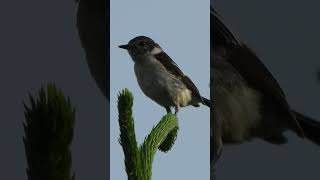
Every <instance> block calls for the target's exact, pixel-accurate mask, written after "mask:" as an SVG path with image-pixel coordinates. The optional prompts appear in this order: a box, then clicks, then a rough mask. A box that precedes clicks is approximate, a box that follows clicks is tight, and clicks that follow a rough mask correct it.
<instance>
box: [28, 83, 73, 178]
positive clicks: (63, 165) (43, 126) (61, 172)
mask: <svg viewBox="0 0 320 180" xmlns="http://www.w3.org/2000/svg"><path fill="white" fill-rule="evenodd" d="M29 101H30V106H28V105H26V103H23V104H24V109H25V112H24V114H25V122H24V123H23V126H24V131H25V136H24V137H23V142H24V145H25V153H26V157H27V164H28V167H27V175H28V179H29V180H44V179H45V180H74V179H75V176H74V174H73V175H71V165H72V160H71V151H70V145H71V142H72V139H73V128H74V122H75V109H74V108H73V107H72V105H71V102H70V99H69V98H65V97H64V95H63V93H62V92H61V91H59V90H58V89H57V88H56V87H55V86H54V85H53V84H49V85H48V86H47V87H46V90H45V89H44V88H41V89H40V91H39V93H38V97H37V98H36V97H33V96H32V95H31V94H29Z"/></svg>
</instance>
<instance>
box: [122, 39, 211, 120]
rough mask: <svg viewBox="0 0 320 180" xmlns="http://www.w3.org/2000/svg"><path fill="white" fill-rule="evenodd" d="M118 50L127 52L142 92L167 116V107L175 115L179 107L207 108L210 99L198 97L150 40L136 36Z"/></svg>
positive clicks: (157, 46)
mask: <svg viewBox="0 0 320 180" xmlns="http://www.w3.org/2000/svg"><path fill="white" fill-rule="evenodd" d="M119 47H120V48H122V49H126V50H128V52H129V54H130V56H131V58H132V60H133V62H134V71H135V74H136V77H137V80H138V84H139V86H140V88H141V90H142V91H143V93H144V94H145V95H146V96H148V97H149V98H151V99H152V100H153V101H155V102H156V103H158V104H159V105H160V106H163V107H164V108H165V109H166V111H167V113H170V112H171V109H170V107H174V108H175V114H177V113H178V112H179V109H180V107H185V106H189V105H192V106H195V107H199V103H201V104H204V105H206V106H208V107H210V100H208V99H206V98H204V97H202V96H201V95H200V93H199V91H198V89H197V87H196V86H195V85H194V83H193V82H192V81H191V80H190V79H189V77H188V76H186V75H185V74H184V73H183V72H182V71H181V70H180V69H179V67H178V66H177V64H176V63H175V62H174V61H173V60H172V59H171V58H170V57H169V56H168V55H167V54H166V53H165V52H164V51H163V50H162V48H161V47H160V46H159V45H158V44H157V43H156V42H154V41H153V40H152V39H150V38H148V37H145V36H138V37H136V38H134V39H132V40H130V41H129V43H128V44H127V45H121V46H119Z"/></svg>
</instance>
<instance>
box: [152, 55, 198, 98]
mask: <svg viewBox="0 0 320 180" xmlns="http://www.w3.org/2000/svg"><path fill="white" fill-rule="evenodd" d="M155 57H156V59H158V60H159V62H160V63H161V64H162V65H163V66H164V67H165V68H166V69H167V70H168V71H169V72H170V73H172V74H173V75H174V76H175V77H177V78H179V79H180V80H181V81H182V82H183V83H184V84H185V85H186V86H187V88H188V89H189V90H191V91H192V93H193V95H195V96H196V97H199V99H202V98H201V96H200V93H199V90H198V88H197V87H196V86H195V85H194V83H193V82H192V81H191V79H190V78H189V77H188V76H186V75H185V74H184V73H183V72H182V71H181V70H180V69H179V67H178V65H177V64H176V63H175V62H174V61H173V60H172V59H171V58H170V57H169V56H168V55H167V54H166V53H165V52H161V53H159V54H156V55H155Z"/></svg>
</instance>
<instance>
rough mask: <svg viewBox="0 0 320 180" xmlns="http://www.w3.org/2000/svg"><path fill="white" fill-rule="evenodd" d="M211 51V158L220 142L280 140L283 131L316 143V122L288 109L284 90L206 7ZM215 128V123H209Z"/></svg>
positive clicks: (319, 127)
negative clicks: (254, 139) (214, 130)
mask: <svg viewBox="0 0 320 180" xmlns="http://www.w3.org/2000/svg"><path fill="white" fill-rule="evenodd" d="M210 19H211V51H212V52H211V54H212V61H211V65H212V67H211V68H212V71H211V79H212V81H213V83H212V88H211V90H212V91H213V101H214V107H215V108H214V114H213V116H214V117H215V121H216V122H214V123H211V126H213V125H218V126H219V127H218V128H219V129H218V131H216V132H214V133H213V135H212V137H211V139H212V144H213V148H212V154H213V157H214V156H215V157H214V158H213V159H217V158H218V155H219V154H220V151H221V146H222V144H221V140H222V142H223V143H224V144H230V143H231V144H240V143H243V142H246V141H250V140H252V139H253V138H260V139H262V140H264V141H266V142H269V143H272V144H278V145H280V144H285V143H286V142H287V137H286V136H285V135H284V132H285V131H287V130H290V131H292V132H294V133H296V134H297V135H298V136H299V137H301V138H307V139H309V140H311V141H312V142H313V143H315V144H318V145H320V122H319V121H316V120H314V119H312V118H310V117H308V116H305V115H303V114H301V113H299V112H297V111H295V110H293V109H292V108H291V107H290V105H289V104H288V102H287V99H286V96H285V93H284V91H283V90H282V89H281V87H280V85H279V84H278V82H277V81H276V79H275V78H274V77H273V76H272V74H271V73H270V72H269V71H268V69H267V68H266V67H265V66H264V65H263V63H262V62H261V61H260V59H259V58H258V56H257V55H256V54H255V53H254V52H253V51H252V50H251V49H249V48H248V47H247V46H246V45H245V44H244V43H242V42H241V41H239V40H238V39H237V38H236V37H235V36H234V35H233V34H232V33H231V31H230V30H229V29H228V28H227V27H226V26H225V24H224V23H223V22H222V19H221V18H220V16H219V15H218V14H217V12H216V11H215V10H214V9H212V10H211V17H210ZM211 128H212V129H214V127H211Z"/></svg>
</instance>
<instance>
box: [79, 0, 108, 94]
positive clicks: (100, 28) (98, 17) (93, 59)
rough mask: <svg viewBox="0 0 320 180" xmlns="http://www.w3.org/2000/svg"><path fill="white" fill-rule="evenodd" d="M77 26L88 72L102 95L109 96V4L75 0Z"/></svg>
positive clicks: (97, 0) (100, 1)
mask: <svg viewBox="0 0 320 180" xmlns="http://www.w3.org/2000/svg"><path fill="white" fill-rule="evenodd" d="M75 1H76V3H77V28H78V34H79V37H80V40H81V45H82V47H83V48H84V50H85V55H86V60H87V64H88V66H89V70H90V73H91V75H92V77H93V78H94V80H95V81H96V83H97V85H98V87H99V88H100V90H101V92H102V93H103V95H104V96H105V97H106V98H107V99H109V98H110V95H109V94H110V84H109V77H110V73H109V72H110V61H109V47H110V46H109V40H108V39H109V31H110V30H109V22H110V19H109V13H108V14H107V12H109V4H107V1H106V0H75Z"/></svg>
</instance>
